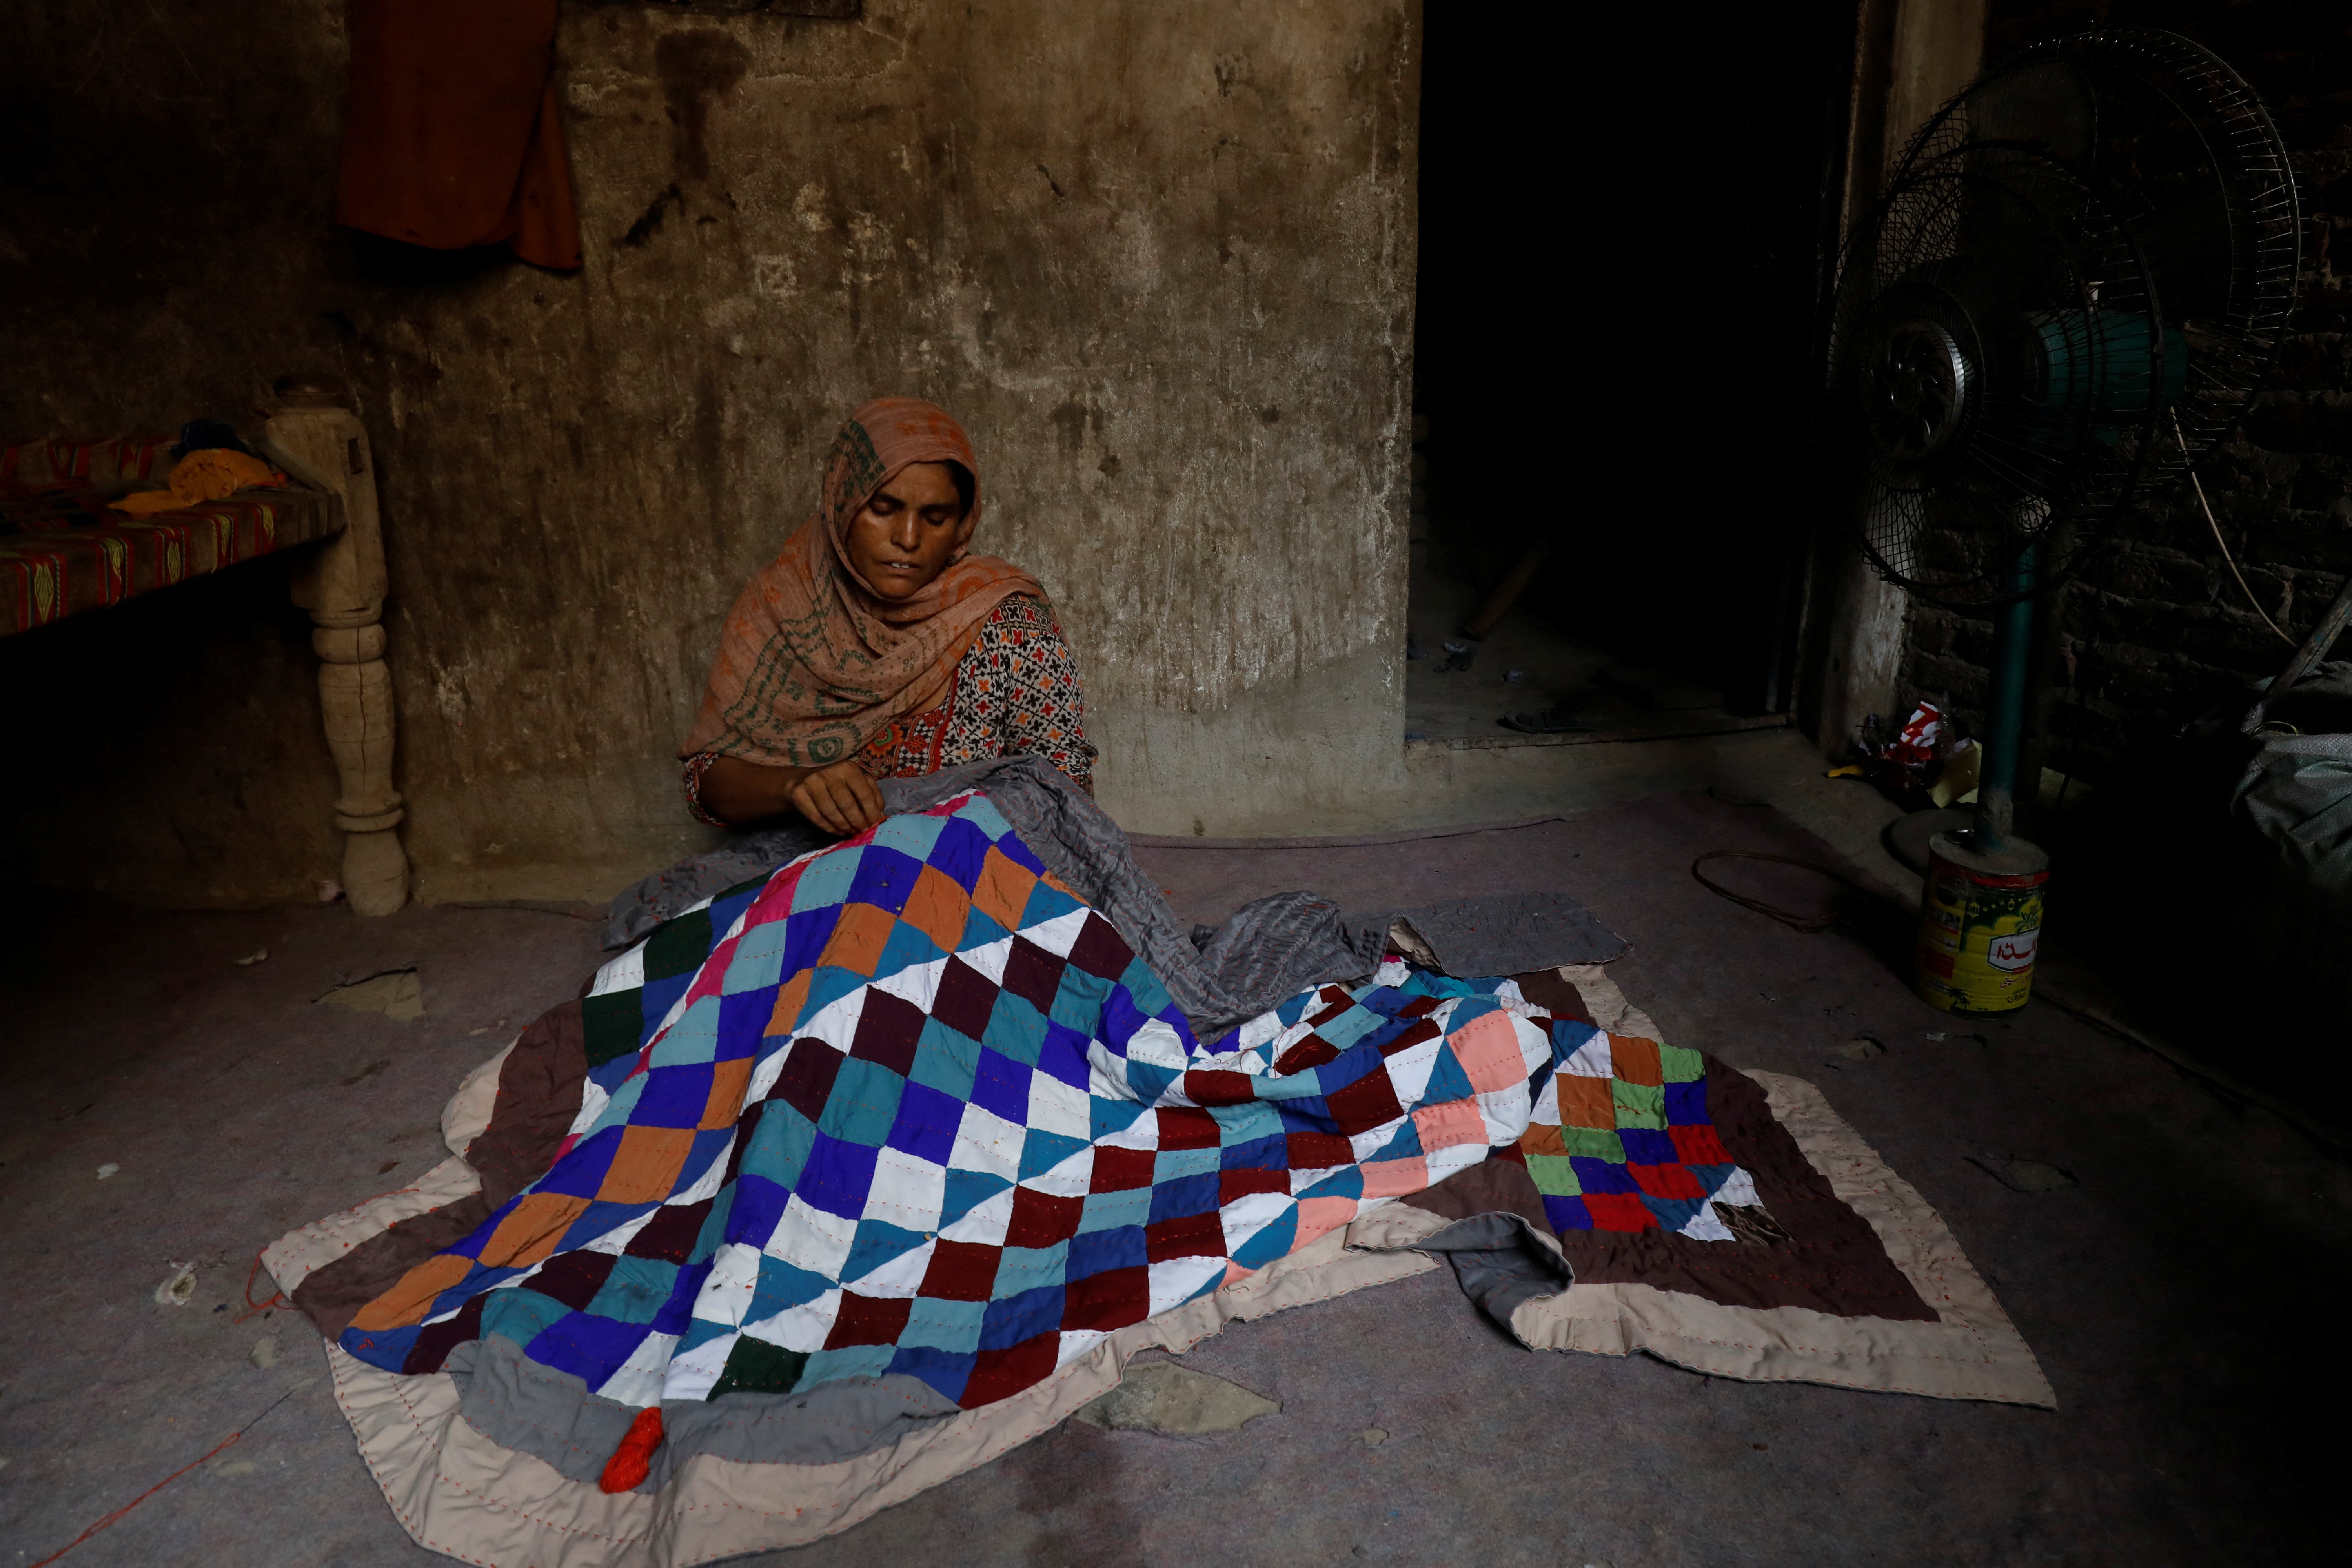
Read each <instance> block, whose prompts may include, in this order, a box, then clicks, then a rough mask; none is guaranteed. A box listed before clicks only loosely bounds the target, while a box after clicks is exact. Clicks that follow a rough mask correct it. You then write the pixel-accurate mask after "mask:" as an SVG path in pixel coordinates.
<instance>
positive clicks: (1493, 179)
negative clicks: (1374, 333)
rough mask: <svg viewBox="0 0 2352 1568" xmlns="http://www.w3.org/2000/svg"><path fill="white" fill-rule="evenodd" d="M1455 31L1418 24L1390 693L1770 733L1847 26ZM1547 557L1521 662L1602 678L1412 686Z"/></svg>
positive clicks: (1527, 676)
mask: <svg viewBox="0 0 2352 1568" xmlns="http://www.w3.org/2000/svg"><path fill="white" fill-rule="evenodd" d="M1474 16H1475V13H1471V12H1466V11H1464V10H1462V9H1460V8H1459V7H1443V6H1432V7H1430V8H1429V10H1428V12H1427V13H1426V24H1425V25H1426V28H1427V33H1426V39H1425V44H1424V53H1423V77H1422V112H1421V184H1420V189H1421V251H1420V289H1419V319H1418V326H1417V330H1416V334H1415V366H1416V369H1415V385H1414V411H1415V415H1416V418H1415V430H1416V435H1417V437H1418V438H1419V445H1418V447H1417V458H1418V460H1417V461H1416V463H1415V469H1416V479H1417V489H1416V490H1415V497H1416V500H1415V506H1416V511H1415V517H1414V535H1415V542H1414V544H1413V557H1414V566H1415V572H1414V590H1415V591H1414V601H1413V605H1412V625H1413V629H1414V632H1415V634H1416V636H1415V641H1416V644H1417V645H1418V651H1420V652H1421V653H1423V654H1424V655H1427V656H1428V657H1427V658H1423V659H1420V660H1416V661H1415V662H1414V663H1413V664H1412V665H1411V666H1409V670H1410V671H1411V674H1410V677H1409V683H1410V684H1411V685H1412V688H1413V689H1418V690H1438V689H1444V690H1447V691H1450V692H1462V693H1465V694H1466V693H1467V692H1468V691H1469V690H1470V689H1471V688H1472V687H1473V686H1474V685H1485V686H1490V687H1493V688H1494V689H1493V691H1492V702H1490V703H1489V704H1488V705H1489V706H1493V705H1494V704H1495V703H1500V704H1502V705H1503V706H1504V707H1506V708H1507V707H1510V706H1517V707H1521V708H1541V707H1543V706H1545V705H1546V704H1548V703H1558V704H1563V705H1566V706H1569V707H1573V708H1579V709H1581V708H1584V707H1587V706H1589V705H1594V704H1598V705H1599V706H1601V707H1606V706H1607V705H1608V703H1609V702H1610V701H1612V700H1615V699H1616V698H1622V697H1633V698H1636V699H1638V698H1639V696H1640V693H1638V692H1636V691H1634V690H1633V689H1632V688H1638V687H1643V686H1647V687H1648V688H1650V689H1651V691H1650V695H1651V696H1652V697H1655V696H1656V694H1657V692H1658V691H1660V690H1664V689H1671V688H1675V687H1679V688H1680V689H1682V690H1683V691H1684V692H1685V693H1686V694H1687V693H1691V692H1697V693H1700V694H1702V695H1707V696H1711V697H1712V699H1713V701H1714V705H1715V706H1716V707H1717V708H1718V709H1728V710H1731V711H1732V712H1734V713H1763V712H1778V711H1783V710H1786V709H1787V708H1788V706H1789V690H1788V688H1789V684H1790V663H1791V658H1792V654H1793V647H1794V642H1795V632H1796V626H1795V622H1796V616H1797V608H1798V597H1799V594H1800V591H1801V577H1802V566H1803V556H1804V550H1805V542H1806V540H1807V538H1808V536H1809V534H1810V532H1811V525H1812V521H1813V516H1814V513H1815V512H1816V511H1817V510H1819V499H1818V492H1817V490H1816V489H1815V488H1814V487H1813V485H1812V484H1811V481H1810V479H1809V477H1808V476H1809V470H1810V464H1809V463H1808V460H1807V457H1806V452H1807V446H1808V442H1807V421H1808V417H1809V413H1810V407H1811V398H1810V386H1811V379H1812V377H1811V371H1810V368H1809V367H1810V363H1811V350H1812V343H1813V342H1814V337H1815V331H1816V322H1817V321H1818V319H1819V314H1820V302H1821V299H1822V292H1823V291H1824V289H1825V288H1826V284H1827V281H1828V279H1829V276H1830V273H1831V271H1832V262H1833V250H1834V245H1835V238H1836V229H1837V218H1838V212H1837V202H1838V195H1839V192H1840V190H1841V187H1842V182H1843V151H1844V144H1845V139H1846V121H1847V114H1848V104H1849V100H1850V96H1851V84H1852V79H1853V49H1854V26H1855V8H1854V5H1853V0H1843V3H1831V4H1822V5H1812V6H1808V7H1801V8H1796V9H1790V8H1776V7H1757V6H1751V7H1718V8H1714V9H1708V10H1701V11H1697V12H1693V11H1690V10H1688V9H1687V8H1682V7H1672V6H1655V7H1652V8H1650V10H1649V11H1648V13H1647V14H1646V17H1645V19H1641V20H1635V21H1632V22H1626V21H1622V20H1620V21H1616V22H1614V23H1612V35H1613V36H1611V37H1597V36H1595V37H1589V38H1588V39H1587V40H1586V41H1585V42H1583V43H1582V44H1572V45H1571V46H1570V48H1569V49H1567V50H1565V51H1560V50H1553V51H1549V52H1537V51H1528V52H1526V53H1515V52H1513V51H1512V50H1511V49H1509V48H1507V47H1498V46H1497V42H1496V37H1495V36H1494V34H1493V32H1492V30H1491V29H1488V28H1482V27H1478V26H1477V25H1476V23H1475V21H1474V20H1473V18H1474ZM1538 541H1542V542H1548V543H1549V552H1548V554H1547V555H1546V556H1545V558H1544V559H1543V561H1542V563H1541V564H1540V566H1539V567H1538V568H1537V569H1536V570H1535V571H1534V572H1533V574H1532V577H1531V579H1530V580H1529V582H1528V587H1527V589H1526V591H1525V592H1524V594H1523V595H1521V596H1520V598H1519V600H1518V601H1517V604H1518V607H1517V611H1516V612H1515V614H1514V616H1513V623H1512V624H1514V625H1515V626H1517V627H1518V628H1519V633H1518V635H1519V637H1520V641H1519V643H1518V644H1517V645H1513V646H1515V647H1531V646H1532V642H1531V640H1530V639H1534V638H1536V637H1537V635H1538V634H1537V632H1536V630H1535V629H1534V628H1536V627H1537V626H1542V627H1545V628H1549V632H1550V633H1551V634H1553V635H1555V636H1556V637H1563V638H1566V639H1569V640H1570V641H1572V642H1573V643H1574V644H1576V645H1579V646H1580V647H1582V648H1584V649H1586V650H1588V651H1589V652H1590V654H1591V658H1576V657H1570V656H1568V655H1567V654H1560V655H1559V657H1557V658H1550V659H1549V661H1548V668H1541V669H1538V668H1529V669H1526V670H1523V671H1522V672H1521V679H1520V681H1519V682H1518V683H1515V684H1514V686H1513V687H1510V688H1504V687H1499V686H1494V683H1495V682H1496V681H1499V680H1501V679H1502V678H1503V677H1504V676H1505V675H1507V673H1508V672H1507V671H1505V670H1501V669H1496V670H1493V671H1486V670H1485V669H1484V668H1483V666H1484V664H1485V663H1486V662H1488V661H1487V658H1486V653H1487V649H1486V647H1485V645H1483V644H1482V645H1480V646H1478V647H1475V648H1473V649H1471V650H1470V653H1469V656H1468V657H1469V658H1470V661H1471V668H1468V669H1465V670H1459V671H1457V672H1453V673H1460V674H1464V675H1468V676H1472V677H1474V678H1475V677H1484V679H1483V680H1475V679H1474V680H1470V681H1465V682H1463V683H1462V684H1461V685H1459V686H1455V687H1447V688H1438V687H1432V686H1430V685H1429V679H1430V678H1429V676H1428V672H1429V671H1431V670H1433V669H1434V668H1437V667H1439V666H1440V665H1442V664H1443V663H1444V661H1445V660H1446V658H1447V655H1446V650H1445V647H1444V643H1445V641H1446V639H1448V638H1456V639H1458V638H1459V634H1460V632H1461V630H1462V627H1463V625H1464V623H1465V621H1468V620H1470V619H1472V618H1474V617H1475V614H1476V607H1477V606H1478V605H1480V604H1481V603H1482V602H1483V601H1485V600H1486V599H1487V598H1488V597H1489V595H1492V593H1493V591H1494V590H1495V589H1496V586H1497V584H1501V583H1502V582H1503V581H1504V580H1505V579H1506V578H1507V577H1508V576H1509V575H1510V574H1512V572H1513V570H1514V568H1515V567H1520V568H1521V569H1522V572H1523V574H1524V567H1525V563H1527V561H1528V552H1529V546H1530V545H1532V544H1535V543H1537V542H1538ZM1463 657H1464V656H1463V655H1462V654H1461V653H1460V652H1459V651H1458V650H1457V652H1456V653H1455V655H1454V662H1455V663H1456V664H1457V665H1458V664H1460V662H1461V661H1462V658H1463ZM1522 662H1525V663H1528V664H1530V665H1535V664H1546V663H1547V660H1546V659H1544V658H1542V657H1540V656H1537V655H1531V656H1530V657H1528V658H1525V659H1523V660H1522ZM1579 672H1582V675H1583V676H1586V677H1591V679H1584V680H1583V681H1582V682H1581V685H1582V688H1583V689H1561V688H1562V687H1563V686H1568V687H1575V686H1577V685H1578V684H1579V680H1580V676H1579ZM1628 682H1630V683H1631V686H1630V687H1629V686H1628ZM1673 700H1679V701H1685V702H1688V701H1695V700H1696V698H1693V697H1689V696H1687V695H1685V696H1684V697H1681V698H1676V699H1673ZM1474 706H1475V702H1474ZM1411 722H1412V721H1408V723H1409V726H1410V724H1411ZM1478 722H1483V723H1484V724H1485V725H1486V728H1487V730H1488V731H1489V732H1490V733H1491V732H1494V731H1495V726H1494V720H1493V719H1491V718H1488V719H1484V720H1481V721H1478Z"/></svg>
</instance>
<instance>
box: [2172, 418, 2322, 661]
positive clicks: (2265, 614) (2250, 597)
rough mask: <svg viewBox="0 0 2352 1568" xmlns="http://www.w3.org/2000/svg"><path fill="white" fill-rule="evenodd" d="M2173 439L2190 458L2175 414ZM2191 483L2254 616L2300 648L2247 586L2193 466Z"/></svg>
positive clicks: (2289, 645) (2207, 523)
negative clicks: (2252, 609) (2260, 617)
mask: <svg viewBox="0 0 2352 1568" xmlns="http://www.w3.org/2000/svg"><path fill="white" fill-rule="evenodd" d="M2172 439H2173V441H2174V443H2175V444H2176V445H2178V446H2179V448H2180V455H2181V457H2183V458H2187V457H2188V456H2189V443H2188V441H2187V440H2186V439H2184V438H2183V437H2182V436H2181V434H2180V416H2179V415H2178V414H2175V415H2174V416H2172ZM2189 483H2190V484H2191V485H2194V486H2195V487H2196V489H2197V504H2198V505H2199V506H2200V507H2202V508H2204V509H2205V525H2206V526H2207V527H2208V528H2210V529H2211V530H2212V531H2213V542H2214V543H2216V544H2218V545H2220V546H2221V560H2222V562H2223V563H2225V564H2227V565H2228V567H2229V568H2230V575H2231V576H2232V577H2235V578H2236V579H2237V580H2238V592H2240V593H2242V594H2243V595H2245V596H2246V603H2247V604H2249V605H2253V607H2254V614H2256V615H2258V616H2262V618H2263V625H2264V626H2268V627H2270V629H2271V630H2273V631H2274V632H2278V639H2279V641H2281V642H2283V643H2284V644H2286V646H2287V647H2298V646H2299V645H2298V644H2297V643H2296V642H2295V640H2294V638H2293V637H2289V636H2287V635H2286V633H2284V632H2283V631H2279V624H2278V623H2277V622H2276V621H2274V620H2273V619H2271V616H2270V612H2269V611H2268V610H2265V609H2263V606H2262V605H2261V603H2260V602H2259V601H2257V600H2256V599H2255V597H2254V591H2253V589H2252V588H2251V587H2249V586H2247V584H2246V574H2244V573H2243V572H2241V571H2239V570H2238V563H2237V560H2236V558H2235V557H2234V556H2232V555H2231V553H2230V542H2229V541H2228V540H2226V539H2224V538H2222V537H2221V523H2220V522H2219V521H2216V520H2215V518H2214V516H2213V503H2212V502H2211V501H2209V500H2206V499H2205V481H2204V480H2202V479H2199V478H2198V477H2197V469H2196V468H2195V467H2194V466H2193V465H2192V466H2191V467H2190V468H2189Z"/></svg>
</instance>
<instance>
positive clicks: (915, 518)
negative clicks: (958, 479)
mask: <svg viewBox="0 0 2352 1568" xmlns="http://www.w3.org/2000/svg"><path fill="white" fill-rule="evenodd" d="M970 538H971V521H970V519H969V518H967V517H966V516H965V514H964V507H963V499H962V498H961V496H959V495H957V494H956V488H955V479H953V478H952V477H951V476H950V474H949V472H948V469H947V465H946V464H944V463H909V464H908V465H907V466H906V467H905V468H901V469H899V470H898V474H897V476H896V477H894V478H893V479H891V480H890V482H889V483H887V484H886V485H884V486H883V487H882V488H881V489H878V490H876V491H875V492H874V497H873V499H872V500H868V501H867V502H866V504H865V505H864V506H863V507H860V508H859V509H858V512H857V516H856V518H855V519H853V520H852V521H851V522H850V524H849V538H848V541H847V544H848V550H849V563H850V564H851V565H852V566H855V567H856V569H857V574H858V575H859V576H860V577H862V578H864V579H865V580H866V585H867V586H868V587H871V588H872V589H873V590H874V592H875V593H877V594H878V595H881V596H882V597H883V598H885V599H889V600H891V601H893V602H897V601H900V600H906V599H911V598H913V597H914V596H915V595H918V594H919V593H921V592H922V591H923V589H924V588H925V587H927V586H929V584H930V581H931V579H932V578H934V577H936V576H938V575H939V574H940V573H941V572H943V571H945V570H946V569H947V564H948V562H949V560H950V558H952V557H953V556H954V554H955V552H957V551H958V550H960V549H961V548H962V546H963V544H964V542H965V541H966V540H968V539H970Z"/></svg>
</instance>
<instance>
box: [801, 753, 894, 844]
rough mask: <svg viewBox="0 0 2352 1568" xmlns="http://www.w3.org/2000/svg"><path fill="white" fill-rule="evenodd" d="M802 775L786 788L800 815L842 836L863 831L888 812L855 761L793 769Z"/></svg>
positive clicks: (879, 794) (827, 830)
mask: <svg viewBox="0 0 2352 1568" xmlns="http://www.w3.org/2000/svg"><path fill="white" fill-rule="evenodd" d="M794 771H795V772H797V773H799V774H800V775H801V776H800V777H799V778H798V779H796V780H794V781H793V783H792V784H789V785H787V786H786V788H785V794H786V795H787V796H789V797H790V799H791V801H792V803H793V807H794V808H795V809H796V810H798V811H799V812H800V814H801V815H802V816H805V817H807V818H808V819H809V820H810V821H811V822H814V823H815V824H816V825H817V826H819V827H822V828H824V830H825V831H826V832H827V833H831V834H835V835H838V836H839V837H843V838H847V837H852V836H854V835H856V834H860V833H863V832H865V831H866V829H867V828H869V827H871V826H874V825H875V824H876V823H877V822H879V821H881V820H882V819H883V818H884V817H885V816H888V815H889V812H888V809H887V807H885V806H884V805H883V804H882V792H881V790H880V789H878V788H877V787H876V785H875V783H874V781H873V780H872V779H869V778H867V777H866V770H865V769H863V768H861V767H859V766H858V765H857V764H856V763H834V764H833V765H832V766H830V767H823V768H800V769H795V770H794Z"/></svg>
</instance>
